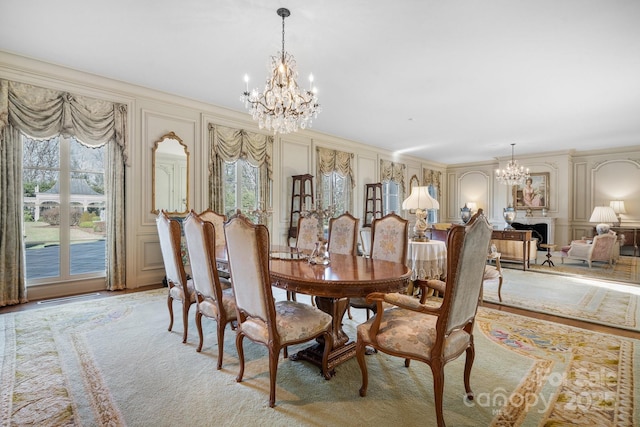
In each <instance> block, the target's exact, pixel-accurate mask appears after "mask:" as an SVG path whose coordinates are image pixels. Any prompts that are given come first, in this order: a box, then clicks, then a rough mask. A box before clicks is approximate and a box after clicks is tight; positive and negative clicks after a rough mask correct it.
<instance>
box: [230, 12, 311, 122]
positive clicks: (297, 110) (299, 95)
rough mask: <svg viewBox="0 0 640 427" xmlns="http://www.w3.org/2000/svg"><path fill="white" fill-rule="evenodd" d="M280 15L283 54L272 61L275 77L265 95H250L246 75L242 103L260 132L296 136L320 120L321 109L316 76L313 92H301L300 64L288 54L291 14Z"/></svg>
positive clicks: (269, 82)
mask: <svg viewBox="0 0 640 427" xmlns="http://www.w3.org/2000/svg"><path fill="white" fill-rule="evenodd" d="M277 13H278V16H281V17H282V51H280V52H278V53H277V54H276V55H275V56H272V57H271V66H270V68H269V70H270V73H271V75H270V76H268V78H267V82H266V86H265V88H264V91H263V92H262V93H260V92H258V90H257V89H253V90H252V91H251V92H249V76H248V75H246V74H245V76H244V81H245V84H246V88H245V91H244V93H243V94H242V96H241V97H240V100H241V101H243V102H244V105H245V107H246V108H248V109H249V110H250V111H251V116H252V117H253V120H256V121H257V122H258V126H259V127H260V129H262V128H266V129H270V130H271V129H272V130H273V133H274V134H276V133H281V134H284V133H289V132H295V131H297V130H298V127H300V128H301V129H305V128H306V127H307V126H309V127H311V123H312V119H313V118H316V117H318V113H319V112H320V111H321V108H320V104H318V97H317V96H316V89H315V87H313V86H312V85H313V75H310V76H309V89H307V90H304V89H302V90H301V89H300V88H299V87H298V83H297V81H296V79H297V78H298V70H297V69H296V60H295V59H294V58H293V55H291V54H289V53H287V52H285V50H284V18H286V17H287V16H289V15H290V14H291V13H290V12H289V9H285V8H280V9H278V11H277Z"/></svg>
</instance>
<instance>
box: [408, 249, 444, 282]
mask: <svg viewBox="0 0 640 427" xmlns="http://www.w3.org/2000/svg"><path fill="white" fill-rule="evenodd" d="M407 266H408V267H409V268H410V269H411V271H412V274H411V280H416V279H421V280H426V279H440V278H442V277H443V276H445V275H446V274H447V247H446V245H445V243H444V242H443V241H440V240H430V241H428V242H414V241H410V242H409V247H408V248H407Z"/></svg>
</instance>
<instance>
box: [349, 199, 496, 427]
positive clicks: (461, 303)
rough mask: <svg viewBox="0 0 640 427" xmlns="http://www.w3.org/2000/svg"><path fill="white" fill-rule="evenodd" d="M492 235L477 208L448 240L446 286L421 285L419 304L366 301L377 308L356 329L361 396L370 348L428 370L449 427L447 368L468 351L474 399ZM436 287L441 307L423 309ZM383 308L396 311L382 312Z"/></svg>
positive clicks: (384, 297)
mask: <svg viewBox="0 0 640 427" xmlns="http://www.w3.org/2000/svg"><path fill="white" fill-rule="evenodd" d="M491 234H492V226H491V224H489V222H488V221H487V219H486V217H485V216H484V214H483V213H482V210H480V209H479V210H478V213H476V215H474V216H473V218H471V220H470V221H469V222H468V223H467V225H465V226H462V225H454V226H453V227H452V228H451V231H450V232H449V234H448V236H447V247H448V254H447V278H446V283H445V282H441V281H440V280H428V281H422V280H420V281H418V282H419V285H420V286H421V287H422V288H423V289H422V298H421V299H420V300H417V299H416V298H414V297H412V296H410V295H403V294H400V293H389V294H385V293H373V294H369V295H368V296H367V301H373V302H375V303H376V305H377V306H378V309H377V311H376V314H375V316H374V317H373V318H371V319H370V320H368V321H367V322H365V323H363V324H361V325H359V326H358V332H357V342H356V357H357V360H358V365H359V366H360V370H361V372H362V387H361V388H360V396H366V394H367V387H368V384H369V378H368V372H367V364H366V360H365V346H371V347H373V348H374V349H376V350H378V351H381V352H384V353H387V354H390V355H392V356H398V357H402V358H404V359H405V362H404V364H405V366H406V367H407V368H408V367H409V364H410V361H411V359H415V360H419V361H422V362H424V363H426V364H427V365H429V367H430V368H431V371H432V373H433V388H434V396H435V398H434V400H435V407H436V419H437V425H438V426H444V425H445V422H444V415H443V409H442V404H443V391H444V367H445V364H446V363H448V362H449V361H451V360H454V359H456V358H457V357H458V356H460V355H461V354H462V353H465V352H466V362H465V367H464V386H465V390H466V393H467V398H468V399H473V392H472V391H471V387H470V384H469V378H470V375H471V368H472V365H473V359H474V356H475V349H474V345H473V323H474V320H475V316H476V312H477V310H478V302H479V299H480V291H481V288H482V277H483V274H484V267H485V264H486V260H487V251H488V248H489V241H490V240H491ZM436 284H437V285H438V286H437V287H438V288H440V289H443V290H444V296H443V298H442V301H441V303H440V304H439V305H430V304H425V300H426V295H427V292H426V291H427V288H429V287H433V285H436ZM383 303H387V304H390V305H393V306H395V307H394V308H389V309H387V310H383V309H382V304H383ZM417 409H418V408H417ZM418 410H419V409H418Z"/></svg>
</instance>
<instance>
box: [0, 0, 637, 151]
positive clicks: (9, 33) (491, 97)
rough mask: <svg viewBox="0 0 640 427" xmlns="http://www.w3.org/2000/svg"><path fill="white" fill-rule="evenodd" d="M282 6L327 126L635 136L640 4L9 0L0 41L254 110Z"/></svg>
mask: <svg viewBox="0 0 640 427" xmlns="http://www.w3.org/2000/svg"><path fill="white" fill-rule="evenodd" d="M279 7H287V8H289V9H290V10H291V16H290V17H289V18H287V19H286V23H285V25H286V36H285V42H286V46H285V47H286V50H287V51H288V52H289V53H291V54H293V55H294V56H295V58H296V60H297V63H298V70H299V72H300V75H301V79H300V83H301V85H302V86H306V84H307V83H306V82H307V78H306V76H308V74H309V73H311V72H312V73H313V74H314V76H315V85H316V86H317V88H318V91H319V92H318V97H319V100H320V103H321V105H322V108H323V112H322V113H321V114H320V115H319V116H318V118H317V119H316V120H315V121H314V123H313V129H315V130H317V131H320V132H324V133H327V134H331V135H336V136H340V137H344V138H347V139H350V140H354V141H357V142H362V143H365V144H370V145H374V146H379V147H383V148H386V149H389V150H392V151H403V152H407V153H410V154H411V155H414V156H418V157H422V158H425V159H429V160H433V161H437V162H442V163H446V164H458V163H467V162H475V161H486V160H491V159H493V158H496V157H505V156H506V157H508V156H509V155H510V154H511V147H510V145H509V144H511V143H516V144H517V145H516V148H515V151H516V157H517V156H518V155H519V154H522V155H525V154H527V153H535V152H541V151H544V152H546V151H551V152H553V151H558V150H567V149H576V150H580V151H582V150H589V149H598V148H606V147H622V146H636V145H640V1H637V0H475V1H474V0H415V1H413V0H397V1H394V2H383V1H378V0H375V1H374V0H349V1H344V0H320V1H310V0H304V1H303V0H289V1H280V0H181V1H175V0H133V1H132V0H109V1H101V2H95V1H86V0H58V1H50V0H0V50H5V51H7V52H12V53H17V54H20V55H24V56H28V57H32V58H36V59H41V60H44V61H47V62H52V63H55V64H60V65H64V66H68V67H72V68H75V69H78V70H82V71H87V72H90V73H94V74H98V75H102V76H106V77H110V78H114V79H117V80H122V81H126V82H130V83H134V84H138V85H142V86H145V87H149V88H153V89H158V90H162V91H165V92H169V93H173V94H178V95H183V96H186V97H189V98H193V99H196V100H200V101H205V102H207V103H211V104H215V105H219V106H223V107H228V108H230V109H233V110H238V111H244V106H243V104H242V103H241V102H240V94H241V92H242V91H243V90H244V82H243V76H244V74H245V73H247V74H249V76H250V77H251V79H252V80H251V82H250V86H251V87H252V88H253V87H259V86H262V83H263V82H264V79H265V78H266V75H267V69H266V66H267V63H268V61H269V57H270V56H271V55H274V54H276V52H277V51H278V50H279V49H280V47H281V37H282V34H281V18H280V17H279V16H277V14H276V9H278V8H279Z"/></svg>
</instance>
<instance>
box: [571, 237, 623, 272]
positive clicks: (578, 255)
mask: <svg viewBox="0 0 640 427" xmlns="http://www.w3.org/2000/svg"><path fill="white" fill-rule="evenodd" d="M616 245H618V237H617V235H616V233H615V231H609V232H608V233H606V234H599V235H597V236H594V237H593V240H592V241H589V240H586V239H582V240H574V241H572V242H571V245H570V246H565V247H563V248H562V257H561V261H562V263H564V259H565V258H573V259H580V260H582V261H586V262H587V263H588V264H589V268H591V266H592V263H593V262H594V261H602V262H606V263H608V264H609V265H610V266H611V265H613V264H614V263H615V261H616V256H615V254H616V250H615V249H616Z"/></svg>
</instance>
